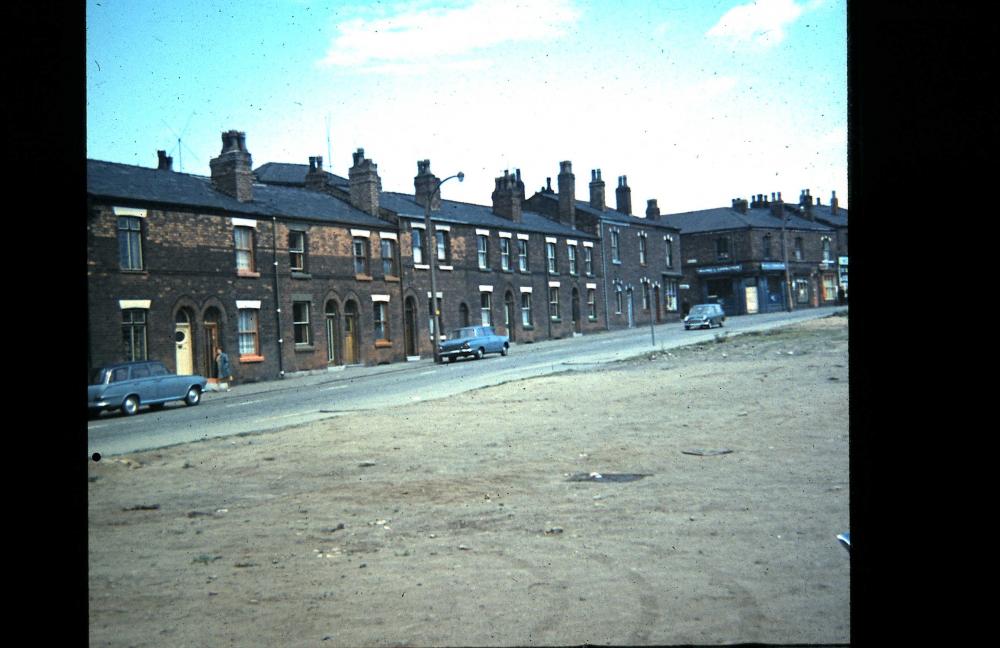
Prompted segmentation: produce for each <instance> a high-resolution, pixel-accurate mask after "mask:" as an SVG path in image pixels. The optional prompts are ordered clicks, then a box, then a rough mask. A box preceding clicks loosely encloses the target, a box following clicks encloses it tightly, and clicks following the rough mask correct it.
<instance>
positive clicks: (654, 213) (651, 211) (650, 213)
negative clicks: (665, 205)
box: [646, 198, 660, 221]
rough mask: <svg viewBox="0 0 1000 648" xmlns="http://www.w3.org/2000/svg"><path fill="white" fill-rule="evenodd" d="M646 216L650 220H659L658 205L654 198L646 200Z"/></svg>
mask: <svg viewBox="0 0 1000 648" xmlns="http://www.w3.org/2000/svg"><path fill="white" fill-rule="evenodd" d="M646 218H648V219H649V220H652V221H656V220H660V206H659V205H657V204H656V198H650V199H649V200H647V201H646Z"/></svg>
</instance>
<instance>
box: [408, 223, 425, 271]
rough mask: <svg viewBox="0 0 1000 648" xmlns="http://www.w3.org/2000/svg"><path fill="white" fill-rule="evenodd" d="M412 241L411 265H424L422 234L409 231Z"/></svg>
mask: <svg viewBox="0 0 1000 648" xmlns="http://www.w3.org/2000/svg"><path fill="white" fill-rule="evenodd" d="M410 237H411V238H412V241H413V263H420V264H422V263H424V232H423V230H418V229H414V230H411V231H410Z"/></svg>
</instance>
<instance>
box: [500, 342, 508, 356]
mask: <svg viewBox="0 0 1000 648" xmlns="http://www.w3.org/2000/svg"><path fill="white" fill-rule="evenodd" d="M500 355H502V356H505V355H507V345H506V344H505V345H503V347H501V349H500Z"/></svg>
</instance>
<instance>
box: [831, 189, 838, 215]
mask: <svg viewBox="0 0 1000 648" xmlns="http://www.w3.org/2000/svg"><path fill="white" fill-rule="evenodd" d="M839 206H840V204H839V203H838V201H837V192H836V191H834V192H833V195H832V196H830V212H831V213H833V214H836V213H837V210H838V208H839Z"/></svg>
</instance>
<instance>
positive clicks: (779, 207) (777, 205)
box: [770, 191, 785, 218]
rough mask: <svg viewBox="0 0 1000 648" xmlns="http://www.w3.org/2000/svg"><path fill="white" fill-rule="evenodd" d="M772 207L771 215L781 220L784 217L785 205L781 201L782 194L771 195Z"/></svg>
mask: <svg viewBox="0 0 1000 648" xmlns="http://www.w3.org/2000/svg"><path fill="white" fill-rule="evenodd" d="M770 207H771V213H772V214H773V215H774V216H775V217H776V218H781V217H782V216H783V215H784V211H785V204H784V203H783V202H782V201H781V192H780V191H779V192H778V193H777V194H774V193H772V194H771V205H770Z"/></svg>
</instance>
